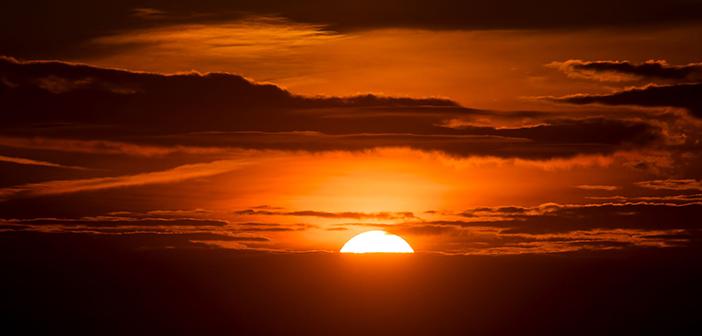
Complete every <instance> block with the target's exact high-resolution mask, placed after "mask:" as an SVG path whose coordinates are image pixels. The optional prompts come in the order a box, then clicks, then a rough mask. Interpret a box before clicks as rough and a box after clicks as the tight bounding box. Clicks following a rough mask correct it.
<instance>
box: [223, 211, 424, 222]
mask: <svg viewBox="0 0 702 336" xmlns="http://www.w3.org/2000/svg"><path fill="white" fill-rule="evenodd" d="M235 214H237V215H242V216H256V215H258V216H296V217H320V218H350V219H378V220H390V219H411V218H415V216H414V214H413V213H411V212H376V213H364V212H327V211H314V210H301V211H272V210H255V209H245V210H239V211H236V212H235Z"/></svg>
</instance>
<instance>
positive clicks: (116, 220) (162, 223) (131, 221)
mask: <svg viewBox="0 0 702 336" xmlns="http://www.w3.org/2000/svg"><path fill="white" fill-rule="evenodd" d="M8 222H9V223H15V224H18V225H39V226H46V225H61V226H87V227H120V226H140V227H171V226H179V227H180V226H187V227H203V226H208V227H221V226H225V225H227V224H229V223H228V222H227V221H223V220H214V219H196V218H148V219H147V218H120V217H112V218H104V217H101V218H80V219H61V218H37V219H23V220H10V221H8Z"/></svg>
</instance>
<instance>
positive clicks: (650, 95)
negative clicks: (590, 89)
mask: <svg viewBox="0 0 702 336" xmlns="http://www.w3.org/2000/svg"><path fill="white" fill-rule="evenodd" d="M547 99H549V100H552V101H556V102H562V103H570V104H578V105H584V104H603V105H616V106H618V105H636V106H644V107H678V108H684V109H687V110H688V111H689V112H690V114H692V115H693V116H695V117H698V118H702V83H689V84H688V83H685V84H672V85H648V86H645V87H641V88H634V89H625V90H622V91H617V92H614V93H611V94H576V95H571V96H564V97H551V98H547Z"/></svg>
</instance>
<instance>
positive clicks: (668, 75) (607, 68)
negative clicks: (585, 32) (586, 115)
mask: <svg viewBox="0 0 702 336" xmlns="http://www.w3.org/2000/svg"><path fill="white" fill-rule="evenodd" d="M548 66H549V67H553V68H556V69H558V70H560V71H561V72H563V73H565V74H566V75H568V76H569V77H572V78H584V79H594V80H600V81H613V82H618V81H632V80H671V81H699V80H702V63H689V64H685V65H670V64H668V62H666V61H665V60H648V61H646V62H643V63H638V64H637V63H632V62H629V61H582V60H567V61H564V62H553V63H551V64H549V65H548Z"/></svg>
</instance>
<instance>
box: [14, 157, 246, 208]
mask: <svg viewBox="0 0 702 336" xmlns="http://www.w3.org/2000/svg"><path fill="white" fill-rule="evenodd" d="M249 162H250V161H249V160H245V159H237V160H220V161H214V162H209V163H196V164H187V165H182V166H178V167H175V168H173V169H168V170H163V171H157V172H149V173H141V174H135V175H126V176H116V177H98V178H88V179H77V180H57V181H48V182H40V183H30V184H24V185H19V186H15V187H9V188H2V189H0V200H6V199H10V198H18V197H35V196H49V195H61V194H70V193H77V192H86V191H96V190H104V189H114V188H125V187H134V186H144V185H151V184H165V183H175V182H180V181H185V180H191V179H195V178H202V177H209V176H214V175H219V174H224V173H228V172H231V171H234V170H236V169H239V168H241V167H243V166H244V165H246V164H247V163H249Z"/></svg>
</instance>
